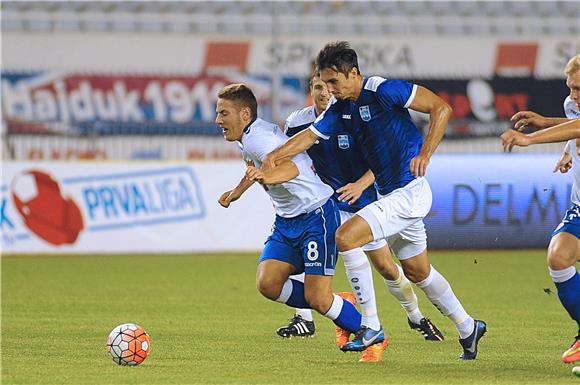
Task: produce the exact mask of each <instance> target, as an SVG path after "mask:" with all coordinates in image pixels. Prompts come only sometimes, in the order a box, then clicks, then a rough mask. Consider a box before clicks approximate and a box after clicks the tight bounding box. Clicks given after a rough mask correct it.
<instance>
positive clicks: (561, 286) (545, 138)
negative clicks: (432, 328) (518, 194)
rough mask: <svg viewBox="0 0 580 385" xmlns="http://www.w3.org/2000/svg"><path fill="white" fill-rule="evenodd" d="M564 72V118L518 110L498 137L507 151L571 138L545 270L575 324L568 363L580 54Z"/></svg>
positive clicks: (577, 221)
mask: <svg viewBox="0 0 580 385" xmlns="http://www.w3.org/2000/svg"><path fill="white" fill-rule="evenodd" d="M565 73H566V85H567V86H568V88H569V89H570V95H569V96H568V97H567V98H566V100H565V101H564V112H565V114H566V118H546V117H543V116H541V115H539V114H536V113H535V112H531V111H522V112H518V113H517V114H515V115H514V116H513V117H512V120H513V121H515V130H509V131H507V132H505V133H504V134H503V135H502V137H501V139H502V143H503V146H504V149H505V150H506V151H510V150H511V149H512V147H513V146H528V145H530V144H538V143H552V142H559V141H564V140H568V139H570V140H569V141H568V143H567V144H566V147H565V149H564V153H563V154H562V157H561V159H560V160H559V161H558V162H557V163H556V166H555V168H554V172H557V171H560V172H562V173H566V172H568V171H569V170H570V168H572V170H573V174H574V185H573V188H572V197H571V199H572V206H571V207H570V208H569V209H568V211H567V212H566V215H565V216H564V219H563V220H562V222H561V223H560V224H559V225H558V227H556V230H554V232H553V234H552V239H551V240H550V245H549V246H548V270H549V272H550V277H551V278H552V281H554V284H555V285H556V289H557V290H558V297H559V298H560V302H561V303H562V305H563V306H564V308H565V309H566V310H567V312H568V314H569V315H570V317H571V318H572V319H573V320H574V321H576V323H577V326H578V335H577V336H576V338H575V340H574V342H573V343H572V345H571V346H570V348H568V349H567V350H566V351H565V352H564V354H563V355H562V361H564V362H566V363H571V362H578V361H580V275H579V274H578V272H577V271H576V267H575V264H576V262H577V261H578V260H580V155H579V150H580V148H579V144H580V143H579V142H578V138H580V119H579V118H580V55H576V56H575V57H573V58H572V59H571V60H570V61H569V62H568V65H567V66H566V70H565ZM554 125H555V126H554ZM550 126H554V127H550ZM546 127H550V128H546ZM526 128H532V129H542V130H540V131H536V132H534V133H531V134H527V135H524V134H522V133H521V132H518V131H519V130H523V129H526Z"/></svg>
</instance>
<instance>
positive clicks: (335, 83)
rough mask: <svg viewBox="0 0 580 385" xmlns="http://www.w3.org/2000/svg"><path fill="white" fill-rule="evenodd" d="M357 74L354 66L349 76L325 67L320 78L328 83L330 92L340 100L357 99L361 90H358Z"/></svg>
mask: <svg viewBox="0 0 580 385" xmlns="http://www.w3.org/2000/svg"><path fill="white" fill-rule="evenodd" d="M355 74H356V69H354V68H353V69H352V70H351V71H350V72H349V74H348V75H349V76H348V77H347V76H345V75H344V74H343V73H342V72H337V71H335V70H333V69H332V68H324V69H323V70H321V71H320V79H321V80H322V81H323V82H324V83H326V86H327V87H328V92H330V93H331V94H332V95H334V97H335V98H337V99H338V100H342V99H351V100H356V98H357V97H358V94H359V91H360V90H357V85H356V81H355Z"/></svg>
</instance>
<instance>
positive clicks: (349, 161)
mask: <svg viewBox="0 0 580 385" xmlns="http://www.w3.org/2000/svg"><path fill="white" fill-rule="evenodd" d="M315 119H316V109H315V108H314V106H310V107H306V108H303V109H301V110H298V111H294V112H293V113H292V114H290V116H289V117H288V119H287V120H286V135H288V136H294V135H295V134H297V133H299V132H300V131H302V130H304V129H305V128H308V127H309V126H310V125H311V124H312V122H314V120H315ZM307 152H308V155H309V156H310V158H312V163H313V164H314V168H315V169H316V172H317V173H318V175H319V176H320V179H322V181H323V182H324V183H326V184H328V185H329V186H330V187H332V188H333V190H334V191H335V193H334V195H333V198H334V200H335V201H336V202H337V203H338V208H339V210H342V211H348V212H352V213H354V212H357V211H359V210H360V209H362V208H363V207H365V206H366V205H368V204H369V203H372V202H374V201H376V200H377V192H376V189H375V187H374V186H369V187H368V188H367V189H366V190H365V191H364V192H363V193H362V195H361V196H360V198H359V199H358V200H357V201H356V202H355V203H354V204H352V205H349V204H348V203H347V202H340V201H339V200H338V197H339V195H340V194H338V193H336V190H337V189H339V188H341V187H343V186H345V185H346V184H348V183H352V182H355V181H357V180H358V179H359V178H360V177H361V176H363V174H364V173H365V172H367V171H368V170H369V165H368V164H367V162H366V160H365V159H364V158H363V156H362V154H361V152H360V149H359V148H358V146H357V144H356V143H355V141H354V140H353V137H352V136H351V135H350V134H349V133H348V132H346V131H344V130H343V131H342V132H339V133H336V134H332V135H330V139H329V140H323V141H319V142H317V144H315V145H313V146H312V147H310V149H309V150H308V151H307Z"/></svg>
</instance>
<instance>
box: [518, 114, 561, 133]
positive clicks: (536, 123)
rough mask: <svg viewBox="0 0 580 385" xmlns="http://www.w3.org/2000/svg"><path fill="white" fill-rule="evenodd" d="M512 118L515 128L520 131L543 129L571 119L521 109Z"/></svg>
mask: <svg viewBox="0 0 580 385" xmlns="http://www.w3.org/2000/svg"><path fill="white" fill-rule="evenodd" d="M510 120H511V121H512V122H514V128H515V129H516V130H518V131H523V130H527V129H533V130H541V129H544V128H548V127H552V126H556V125H558V124H562V123H566V122H568V121H570V119H566V118H547V117H545V116H542V115H540V114H538V113H535V112H533V111H519V112H517V113H516V114H514V116H512V117H511V119H510Z"/></svg>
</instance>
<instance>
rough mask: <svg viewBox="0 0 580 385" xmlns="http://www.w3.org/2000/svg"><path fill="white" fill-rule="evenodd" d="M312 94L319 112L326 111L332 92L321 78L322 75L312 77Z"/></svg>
mask: <svg viewBox="0 0 580 385" xmlns="http://www.w3.org/2000/svg"><path fill="white" fill-rule="evenodd" d="M310 95H312V99H313V100H314V105H315V107H316V110H317V111H318V112H321V111H324V110H325V109H326V106H327V105H328V99H330V93H329V92H328V88H327V87H326V84H325V83H324V82H323V81H322V80H320V77H318V76H315V77H313V78H312V85H311V86H310Z"/></svg>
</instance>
